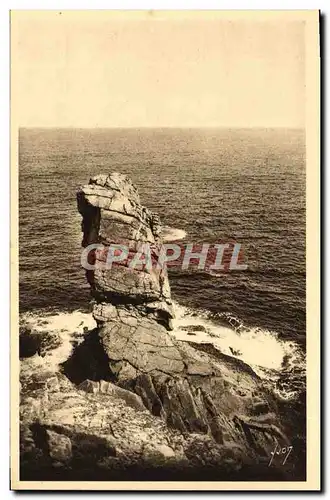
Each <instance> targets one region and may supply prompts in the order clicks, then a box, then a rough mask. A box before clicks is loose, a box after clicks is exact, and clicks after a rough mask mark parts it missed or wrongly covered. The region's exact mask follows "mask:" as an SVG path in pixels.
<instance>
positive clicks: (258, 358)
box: [20, 302, 305, 399]
mask: <svg viewBox="0 0 330 500" xmlns="http://www.w3.org/2000/svg"><path fill="white" fill-rule="evenodd" d="M174 311H175V319H174V321H173V326H174V329H173V331H172V332H171V335H173V336H174V337H175V338H176V339H177V340H181V341H186V342H188V341H189V342H196V343H209V344H212V345H213V346H214V347H215V348H216V349H219V351H221V352H222V353H223V354H227V355H229V356H233V357H236V358H238V359H241V360H242V361H244V362H245V363H247V364H248V365H250V366H251V368H252V369H253V370H254V371H255V373H256V374H257V375H259V377H261V378H262V379H264V380H265V381H268V382H270V383H271V384H272V388H273V389H274V390H275V392H276V393H277V394H278V395H279V396H280V397H282V398H285V399H292V398H294V397H295V396H296V395H297V392H298V391H299V390H302V389H303V386H304V369H305V355H304V353H303V351H302V350H301V349H300V347H299V346H298V344H296V343H295V342H293V341H286V340H281V339H280V338H279V337H278V335H277V333H275V332H272V331H268V330H264V329H261V328H247V327H245V326H244V324H243V323H242V322H241V321H240V320H239V319H238V318H236V317H235V316H234V315H231V314H221V313H220V314H219V313H218V314H216V315H211V313H210V312H209V311H203V310H197V309H190V308H188V307H185V306H182V305H180V304H178V303H176V302H174ZM20 322H21V324H23V325H24V326H28V327H29V328H30V329H31V330H33V331H35V332H40V333H42V332H50V333H56V334H57V335H59V336H60V338H61V340H62V341H63V348H62V349H61V350H60V351H57V354H56V359H55V358H54V360H52V361H51V360H49V361H50V362H51V363H52V364H53V365H55V364H56V365H57V364H59V363H60V362H63V361H65V359H67V357H68V356H69V355H70V353H71V351H72V348H73V347H72V339H74V338H77V336H78V337H79V336H80V338H81V339H82V338H83V335H84V333H85V332H86V330H92V329H93V328H95V327H96V322H95V321H94V319H93V317H92V314H91V313H88V312H83V311H80V310H76V311H73V312H60V311H59V312H57V313H54V312H47V311H46V310H42V311H38V312H34V313H31V312H28V313H24V314H22V315H21V317H20ZM220 322H222V323H223V324H219V323H220ZM225 323H227V324H225ZM59 356H60V358H61V359H58V357H59ZM62 358H63V359H62ZM284 375H285V377H286V378H285V383H284V384H283V383H282V382H281V380H282V381H283V376H284ZM291 375H292V381H294V382H295V384H294V385H293V384H290V377H291ZM299 376H300V379H301V384H300V386H299V384H298V385H297V383H296V382H297V377H298V378H299Z"/></svg>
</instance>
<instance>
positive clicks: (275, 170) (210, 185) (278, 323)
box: [19, 129, 305, 342]
mask: <svg viewBox="0 0 330 500" xmlns="http://www.w3.org/2000/svg"><path fill="white" fill-rule="evenodd" d="M304 141H305V137H304V132H303V131H301V130H262V129H258V130H257V129H254V130H245V129H241V130H226V129H221V130H220V129H194V130H193V129H191V130H181V129H178V130H175V129H153V130H151V129H142V130H138V129H130V130H81V129H79V130H69V129H61V130H56V129H48V130H41V129H39V130H36V129H35V130H26V129H25V130H21V132H20V144H19V202H20V207H19V237H20V241H19V245H20V308H21V311H27V310H29V311H31V310H38V309H40V308H53V309H56V310H73V309H76V308H79V309H85V308H87V305H88V301H89V290H88V287H87V285H86V283H85V278H84V271H83V270H82V268H81V267H80V251H81V247H80V242H81V233H80V222H81V219H80V216H79V214H78V212H77V209H76V199H75V193H76V190H77V188H78V186H79V185H81V184H86V183H88V180H89V177H90V176H92V175H95V174H98V173H102V172H103V173H107V172H112V171H119V172H124V173H126V174H128V175H129V176H130V177H131V178H132V180H133V182H134V183H135V184H136V186H137V187H138V189H139V192H140V195H141V199H142V202H143V203H144V204H145V205H147V206H148V207H149V208H150V209H152V210H154V211H156V212H158V214H159V215H160V217H161V219H162V222H163V223H164V224H166V225H169V226H172V227H176V228H179V229H184V230H185V231H186V232H187V237H186V240H185V241H187V242H191V243H197V242H205V243H216V242H219V241H221V242H224V241H225V240H226V239H234V240H236V241H237V242H239V243H241V244H242V249H243V251H244V257H245V262H247V264H248V270H247V271H244V272H235V273H234V272H229V273H227V274H221V275H220V276H212V275H210V274H209V273H207V272H201V271H199V272H197V271H196V270H194V271H193V270H188V271H182V270H178V269H172V270H170V281H171V289H172V295H173V297H174V298H175V299H176V300H177V301H178V302H179V303H181V304H183V305H186V306H189V307H194V308H203V309H207V310H209V311H211V312H212V313H219V312H230V313H232V314H233V315H235V316H236V317H237V318H239V319H240V320H242V321H243V322H244V324H246V325H247V326H259V327H262V328H267V329H270V330H274V331H275V332H277V333H278V334H279V336H280V337H282V338H287V339H294V340H299V341H301V342H303V340H304V338H305V142H304Z"/></svg>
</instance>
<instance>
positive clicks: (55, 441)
mask: <svg viewBox="0 0 330 500" xmlns="http://www.w3.org/2000/svg"><path fill="white" fill-rule="evenodd" d="M46 432H47V436H48V447H49V455H50V457H51V458H52V459H54V460H57V461H58V462H67V461H68V460H70V459H71V457H72V446H71V441H70V439H69V438H68V437H67V436H64V435H63V434H58V433H57V432H54V431H50V430H47V431H46Z"/></svg>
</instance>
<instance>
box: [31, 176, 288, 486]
mask: <svg viewBox="0 0 330 500" xmlns="http://www.w3.org/2000/svg"><path fill="white" fill-rule="evenodd" d="M77 200H78V209H79V212H80V214H81V215H82V230H83V246H84V247H88V246H89V245H91V244H95V245H96V244H100V245H102V246H103V248H102V249H97V248H96V249H95V250H93V252H91V253H90V257H91V260H90V261H89V262H90V263H92V264H93V268H92V269H89V270H87V271H86V276H87V280H88V282H89V284H90V287H91V295H92V301H93V316H94V318H95V320H96V322H97V328H96V329H95V330H93V331H90V332H87V333H85V335H84V338H83V339H82V340H81V342H79V343H78V344H79V345H77V346H76V347H75V348H74V349H72V351H71V354H70V356H69V355H68V356H67V357H66V358H64V359H61V360H60V361H61V362H60V363H59V364H58V365H57V367H55V368H54V367H53V368H52V370H49V363H48V365H47V363H46V361H47V359H46V358H47V356H48V354H47V351H46V355H45V363H44V365H43V364H42V363H39V362H38V363H36V361H33V360H35V359H36V358H37V357H38V356H39V355H38V352H36V354H35V355H34V356H32V357H31V353H29V356H30V357H29V358H27V359H24V360H22V364H23V369H22V371H21V382H22V391H21V392H22V404H21V413H22V420H21V422H22V424H21V430H22V455H21V461H22V464H23V469H22V470H23V474H25V476H26V477H28V478H34V479H35V478H36V477H35V476H38V474H39V475H40V474H41V472H40V463H41V462H40V461H41V460H42V463H43V464H45V463H46V466H44V465H42V467H41V468H42V470H43V471H44V472H43V473H42V474H43V477H44V478H48V477H51V478H54V476H56V474H57V475H59V479H62V478H64V479H65V478H70V479H79V478H81V477H86V475H87V476H88V477H92V478H97V479H99V478H104V477H106V478H123V477H124V478H125V479H134V478H135V476H134V474H135V472H134V471H136V470H137V469H138V470H139V478H141V477H143V479H148V478H149V479H153V478H155V477H156V478H162V479H171V478H176V479H179V478H181V479H184V478H192V479H197V480H203V479H207V478H210V477H212V478H213V479H219V480H221V479H222V480H224V479H226V478H227V479H228V478H233V479H236V480H238V479H241V480H243V479H246V480H248V479H254V480H257V479H260V480H262V479H266V478H268V477H269V478H274V477H275V476H276V477H280V478H281V479H283V475H285V472H286V471H287V470H288V468H289V470H290V471H291V467H292V465H290V463H288V464H286V466H283V467H282V468H281V469H277V467H276V461H274V463H273V465H272V467H271V468H269V467H268V462H269V460H270V458H271V452H272V451H273V450H274V448H275V445H276V443H279V444H281V445H282V446H287V445H289V444H290V442H289V440H288V438H287V437H286V435H285V429H284V427H283V423H282V422H281V418H280V415H279V411H278V405H277V402H276V399H275V397H274V396H273V395H272V394H271V392H270V391H269V390H267V389H266V388H265V387H264V386H263V383H262V381H261V380H260V379H259V377H258V376H257V375H256V374H255V373H254V372H253V370H252V369H251V368H250V367H249V366H248V365H246V364H245V363H243V362H242V361H239V360H237V359H236V358H234V357H230V356H226V355H224V354H222V353H221V352H219V351H218V350H216V349H215V348H213V347H212V346H211V345H210V344H204V345H198V344H194V343H191V342H190V343H187V342H181V341H178V340H176V339H175V335H174V334H173V332H172V329H173V319H174V313H173V306H172V302H171V294H170V286H169V281H168V276H167V272H166V269H164V268H163V267H159V266H158V267H157V266H155V265H153V266H151V267H150V266H148V265H145V262H144V264H143V263H142V264H141V265H138V266H135V267H134V268H133V267H132V266H130V262H132V259H134V258H137V259H138V258H140V257H141V248H145V247H143V245H145V244H146V243H147V244H148V245H149V248H151V254H150V256H151V260H152V262H155V261H157V259H158V258H159V255H160V253H161V243H162V241H161V225H160V221H159V219H158V217H157V216H156V215H154V214H152V213H151V212H150V211H149V210H148V209H147V208H145V207H143V206H142V205H141V203H140V199H139V196H138V193H137V190H136V188H135V187H134V186H133V184H132V183H131V182H130V180H129V179H128V178H127V177H126V176H124V175H122V174H116V173H113V174H111V175H98V176H96V177H94V178H92V179H91V180H90V182H89V184H88V185H86V186H83V187H82V188H81V189H80V190H79V191H78V194H77ZM113 244H115V245H126V246H127V247H128V248H129V253H128V258H127V259H125V260H121V261H119V262H116V263H115V264H116V265H112V267H111V269H109V268H107V266H105V265H104V264H105V261H106V258H107V255H108V252H109V248H110V246H111V245H113ZM118 248H119V247H118ZM56 346H57V344H56V345H55V347H54V349H56V348H57V349H61V348H60V347H58V346H57V347H56ZM30 349H31V348H30ZM62 351H63V349H62ZM31 360H32V361H31ZM24 363H25V364H26V366H25V369H24ZM28 363H30V366H33V367H34V368H33V369H34V373H33V376H32V375H31V374H30V371H29V369H28V368H27V366H28ZM91 450H92V451H91ZM40 457H42V459H40ZM45 457H46V462H45ZM91 457H92V459H91ZM45 467H46V468H45ZM155 467H156V469H157V474H156V476H155V470H154V468H155ZM136 468H137V469H136ZM256 468H257V469H256ZM151 469H152V470H153V472H150V471H151ZM141 470H143V471H149V472H146V473H145V475H143V474H142V473H141ZM178 470H179V471H180V473H179V475H178V476H176V472H174V471H178ZM38 471H39V472H38ZM54 471H56V472H54ZM58 471H61V472H58ZM210 471H212V473H211V475H210ZM197 472H198V473H199V474H202V476H201V477H197V478H196V477H195V474H196V473H197ZM125 474H126V475H125ZM141 474H142V476H141ZM148 474H149V475H148ZM189 474H190V476H189ZM291 477H292V476H291ZM37 479H38V477H37Z"/></svg>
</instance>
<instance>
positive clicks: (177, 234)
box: [162, 226, 187, 241]
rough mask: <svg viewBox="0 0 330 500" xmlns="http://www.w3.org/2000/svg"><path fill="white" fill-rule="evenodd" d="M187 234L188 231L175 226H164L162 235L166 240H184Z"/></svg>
mask: <svg viewBox="0 0 330 500" xmlns="http://www.w3.org/2000/svg"><path fill="white" fill-rule="evenodd" d="M186 236H187V233H186V231H184V230H183V229H177V228H175V227H170V226H164V227H163V230H162V237H163V240H164V241H177V240H183V239H184V238H185V237H186Z"/></svg>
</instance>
